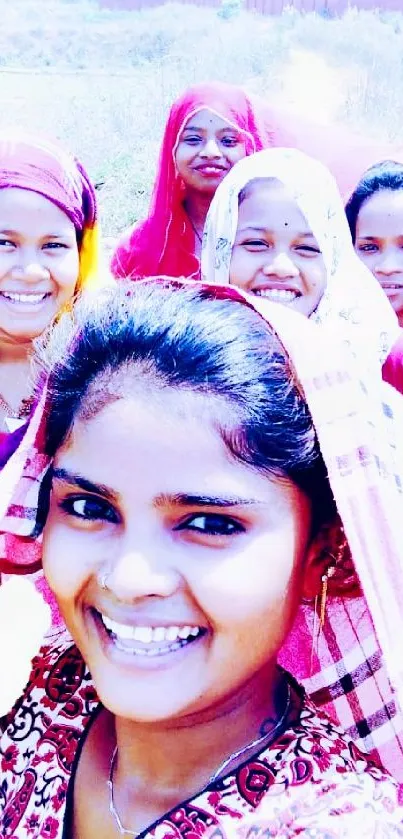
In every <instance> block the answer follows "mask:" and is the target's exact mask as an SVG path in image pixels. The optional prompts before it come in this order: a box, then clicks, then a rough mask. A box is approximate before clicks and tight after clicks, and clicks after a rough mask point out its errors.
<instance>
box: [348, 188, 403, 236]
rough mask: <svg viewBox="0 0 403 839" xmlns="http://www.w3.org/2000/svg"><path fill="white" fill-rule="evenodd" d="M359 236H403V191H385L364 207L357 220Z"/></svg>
mask: <svg viewBox="0 0 403 839" xmlns="http://www.w3.org/2000/svg"><path fill="white" fill-rule="evenodd" d="M357 232H358V233H359V235H361V236H362V235H365V233H368V235H377V234H378V235H379V236H384V235H385V236H387V235H393V234H395V235H403V190H401V189H400V190H391V189H383V190H380V191H379V192H375V193H374V195H371V197H370V198H368V199H367V200H366V201H365V202H364V204H363V205H362V207H361V209H360V212H359V214H358V219H357Z"/></svg>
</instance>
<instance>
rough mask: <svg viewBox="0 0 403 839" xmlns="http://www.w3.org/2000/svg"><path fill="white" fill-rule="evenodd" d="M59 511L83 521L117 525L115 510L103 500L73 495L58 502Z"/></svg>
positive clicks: (117, 519)
mask: <svg viewBox="0 0 403 839" xmlns="http://www.w3.org/2000/svg"><path fill="white" fill-rule="evenodd" d="M60 507H61V509H62V510H63V511H64V512H65V513H66V514H67V515H68V516H73V517H74V518H77V519H83V520H85V521H108V522H112V523H113V524H118V522H119V516H118V514H117V512H116V510H115V509H114V508H113V507H112V505H111V504H109V503H108V502H107V501H104V499H103V498H96V497H95V496H94V497H93V496H84V495H75V496H70V497H69V498H64V499H63V500H62V501H61V502H60Z"/></svg>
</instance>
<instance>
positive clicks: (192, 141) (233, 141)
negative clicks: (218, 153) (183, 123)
mask: <svg viewBox="0 0 403 839" xmlns="http://www.w3.org/2000/svg"><path fill="white" fill-rule="evenodd" d="M182 142H184V143H187V144H188V145H189V146H197V145H198V144H199V143H202V142H203V138H202V137H196V136H195V137H184V139H183V141H182ZM218 142H220V143H221V144H222V145H223V146H226V147H227V148H234V147H235V146H238V145H239V143H240V142H241V140H240V139H239V138H238V137H222V139H221V140H219V141H218Z"/></svg>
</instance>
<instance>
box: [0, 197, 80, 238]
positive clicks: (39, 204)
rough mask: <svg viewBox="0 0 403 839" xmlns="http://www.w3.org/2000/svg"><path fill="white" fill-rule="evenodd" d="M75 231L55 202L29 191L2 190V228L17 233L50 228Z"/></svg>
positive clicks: (0, 216) (0, 212)
mask: <svg viewBox="0 0 403 839" xmlns="http://www.w3.org/2000/svg"><path fill="white" fill-rule="evenodd" d="M49 224H50V225H52V226H54V225H56V226H57V228H60V227H61V226H62V227H63V228H65V229H66V228H68V229H70V228H71V229H74V225H73V222H72V221H71V220H70V219H69V217H68V216H67V215H66V213H64V212H63V210H61V209H60V208H59V207H57V205H56V204H54V203H53V201H49V199H48V198H45V196H43V195H40V194H39V193H37V192H33V191H32V190H29V189H21V188H19V187H6V188H4V189H0V227H1V228H4V229H13V230H16V231H19V230H24V231H25V230H26V229H27V228H29V231H34V230H41V229H42V228H47V227H48V226H49Z"/></svg>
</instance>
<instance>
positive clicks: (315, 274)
mask: <svg viewBox="0 0 403 839" xmlns="http://www.w3.org/2000/svg"><path fill="white" fill-rule="evenodd" d="M306 275H307V276H308V278H309V285H310V287H311V289H312V291H315V292H316V293H317V294H319V293H320V294H322V293H323V292H324V290H325V288H326V286H327V274H326V268H325V266H324V264H323V262H318V263H316V264H313V265H312V266H310V267H308V269H307V270H306Z"/></svg>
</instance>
